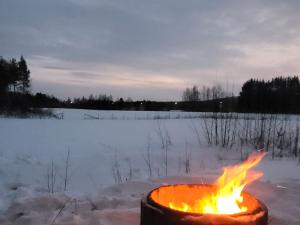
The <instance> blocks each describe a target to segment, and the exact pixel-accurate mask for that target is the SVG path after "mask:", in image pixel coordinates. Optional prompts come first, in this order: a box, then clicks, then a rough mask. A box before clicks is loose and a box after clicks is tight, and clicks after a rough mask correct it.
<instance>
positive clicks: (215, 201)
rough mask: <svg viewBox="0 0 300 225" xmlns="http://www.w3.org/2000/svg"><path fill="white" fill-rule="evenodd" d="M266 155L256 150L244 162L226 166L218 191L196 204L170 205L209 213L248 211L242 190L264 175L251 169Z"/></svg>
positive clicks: (217, 184)
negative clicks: (244, 203)
mask: <svg viewBox="0 0 300 225" xmlns="http://www.w3.org/2000/svg"><path fill="white" fill-rule="evenodd" d="M265 155H266V152H264V151H259V152H254V153H252V154H251V155H250V156H249V157H248V159H247V160H246V161H244V162H243V163H241V164H239V165H235V166H229V167H225V168H224V169H223V170H224V172H223V175H222V176H221V177H219V178H218V180H217V181H216V184H215V186H216V191H214V192H213V193H211V194H207V196H204V197H203V198H201V199H198V200H196V201H195V203H194V204H192V205H191V204H187V203H185V202H170V203H169V207H170V208H172V209H175V210H179V211H184V212H194V213H208V214H234V213H241V212H245V211H247V207H246V206H244V205H243V196H242V191H243V189H244V187H245V186H246V185H248V184H249V183H251V182H253V181H254V180H256V179H258V178H260V177H261V176H262V175H263V173H261V172H249V170H250V169H251V168H253V167H254V166H256V165H257V164H258V163H259V162H260V161H261V160H262V158H263V157H264V156H265Z"/></svg>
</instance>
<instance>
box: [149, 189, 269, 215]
mask: <svg viewBox="0 0 300 225" xmlns="http://www.w3.org/2000/svg"><path fill="white" fill-rule="evenodd" d="M181 185H187V186H208V187H214V186H215V185H213V184H196V183H190V184H186V183H178V184H166V185H161V186H159V187H156V188H154V189H152V190H151V191H150V192H149V193H148V195H147V196H146V199H147V201H148V202H149V203H151V204H153V205H154V206H155V207H157V208H159V209H163V210H166V211H168V212H176V213H179V214H181V215H190V216H202V215H216V216H229V217H240V216H247V215H253V214H256V213H259V212H261V211H265V212H267V213H268V208H267V206H266V205H265V204H264V203H263V202H261V201H260V200H258V199H257V198H256V197H254V196H253V195H251V194H250V193H248V192H244V191H243V192H242V193H243V194H246V195H249V196H251V197H252V198H253V199H254V200H256V201H257V203H258V205H259V206H258V207H257V208H255V210H252V211H247V212H240V213H234V214H208V213H193V212H183V211H180V210H176V209H171V208H170V207H166V206H164V205H161V204H159V203H158V202H156V201H154V200H153V199H152V198H151V193H152V192H154V191H156V190H158V189H159V188H163V187H171V186H173V187H175V186H181Z"/></svg>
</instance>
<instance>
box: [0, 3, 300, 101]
mask: <svg viewBox="0 0 300 225" xmlns="http://www.w3.org/2000/svg"><path fill="white" fill-rule="evenodd" d="M299 9H300V1H299V0H294V1H291V0H285V1H283V0H280V1H279V0H269V1H262V0H261V1H258V0H251V1H242V0H236V1H230V0H227V1H217V0H215V1H213V0H0V56H3V57H4V58H10V57H16V58H19V57H20V55H24V57H25V58H26V60H27V62H28V64H29V67H30V70H31V78H32V91H33V92H37V91H41V92H44V93H48V94H54V95H55V96H57V97H60V98H66V97H68V96H70V97H78V96H82V95H85V96H88V95H89V94H100V93H102V94H104V93H106V94H112V95H113V96H114V97H115V98H118V97H123V98H127V97H131V98H133V99H134V100H140V99H151V100H180V99H181V95H182V91H183V90H184V89H185V88H186V87H188V86H191V85H194V84H195V85H198V86H199V87H201V86H202V85H206V86H210V85H215V84H221V85H223V86H224V87H225V88H227V89H228V90H232V89H234V91H235V92H236V93H237V92H238V91H239V89H240V87H241V85H242V83H243V82H245V81H246V80H247V79H249V78H251V77H254V78H265V79H268V78H271V77H274V76H275V75H276V76H279V75H283V76H287V75H298V74H299V71H300V23H299V21H300V13H299Z"/></svg>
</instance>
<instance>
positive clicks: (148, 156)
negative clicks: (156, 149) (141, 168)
mask: <svg viewBox="0 0 300 225" xmlns="http://www.w3.org/2000/svg"><path fill="white" fill-rule="evenodd" d="M143 158H144V161H145V163H146V166H147V168H148V172H149V177H152V162H151V136H150V135H148V138H147V147H146V152H145V154H143Z"/></svg>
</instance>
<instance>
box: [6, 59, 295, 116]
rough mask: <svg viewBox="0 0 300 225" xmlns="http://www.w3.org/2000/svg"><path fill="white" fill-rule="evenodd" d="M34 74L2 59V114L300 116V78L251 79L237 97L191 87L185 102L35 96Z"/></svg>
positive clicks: (23, 65)
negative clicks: (35, 110)
mask: <svg viewBox="0 0 300 225" xmlns="http://www.w3.org/2000/svg"><path fill="white" fill-rule="evenodd" d="M30 86H31V80H30V70H29V69H28V66H27V62H26V60H25V58H24V57H23V56H21V57H20V58H19V60H17V59H15V58H12V59H4V58H3V57H0V111H22V112H26V111H30V110H32V108H52V107H53V108H54V107H67V108H84V109H103V110H153V111H159V110H183V111H203V112H253V113H300V104H299V103H300V81H299V78H298V77H297V76H289V77H276V78H273V79H271V80H263V79H262V80H258V79H250V80H248V81H246V82H245V83H244V84H243V86H242V89H241V92H240V93H239V96H234V94H233V93H232V92H228V91H226V90H225V89H224V88H223V87H222V86H221V85H216V86H212V87H206V86H203V87H202V88H198V87H197V86H195V85H194V86H192V87H188V88H186V89H185V90H184V91H183V95H182V101H178V102H175V101H169V102H159V101H149V100H143V101H133V100H132V99H130V98H127V99H126V100H124V99H123V98H118V99H116V100H114V99H113V96H112V95H106V94H100V95H90V96H89V97H81V98H74V99H73V100H71V99H70V98H68V99H67V100H60V99H58V98H56V97H54V96H49V95H47V94H44V93H36V94H32V93H31V90H30Z"/></svg>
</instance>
